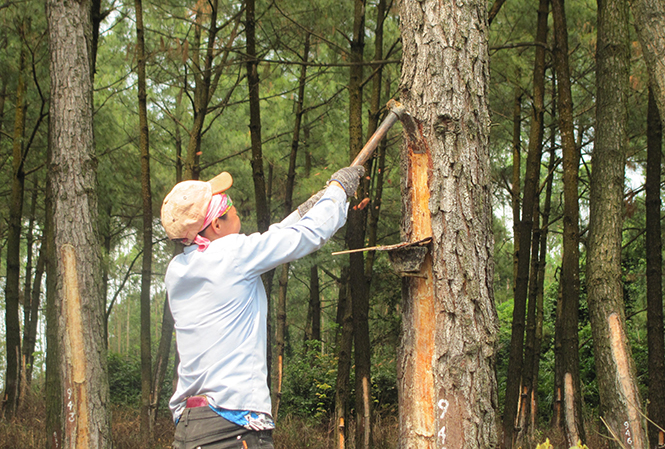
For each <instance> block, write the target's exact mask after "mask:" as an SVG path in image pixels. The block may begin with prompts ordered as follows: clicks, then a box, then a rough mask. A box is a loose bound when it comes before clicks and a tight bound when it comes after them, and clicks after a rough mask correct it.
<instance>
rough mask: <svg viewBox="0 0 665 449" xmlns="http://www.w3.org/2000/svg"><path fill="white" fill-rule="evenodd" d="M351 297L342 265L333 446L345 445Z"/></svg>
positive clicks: (351, 338) (347, 278) (350, 337)
mask: <svg viewBox="0 0 665 449" xmlns="http://www.w3.org/2000/svg"><path fill="white" fill-rule="evenodd" d="M352 301H353V299H352V298H351V295H349V268H348V267H344V268H343V269H342V274H341V276H340V282H339V300H338V302H337V329H338V331H337V336H336V338H335V342H336V345H335V346H336V347H337V382H336V383H335V385H336V386H335V448H336V449H345V448H346V446H347V443H346V440H347V428H348V427H347V422H348V408H347V404H348V400H349V379H350V372H351V350H352V348H353V310H352V309H353V307H352V304H351V302H352Z"/></svg>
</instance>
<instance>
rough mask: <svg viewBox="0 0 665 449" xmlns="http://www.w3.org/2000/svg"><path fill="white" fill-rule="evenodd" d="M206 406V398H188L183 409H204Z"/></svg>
mask: <svg viewBox="0 0 665 449" xmlns="http://www.w3.org/2000/svg"><path fill="white" fill-rule="evenodd" d="M207 405H208V398H207V397H205V396H190V397H188V398H187V402H186V404H185V408H196V407H205V406H207Z"/></svg>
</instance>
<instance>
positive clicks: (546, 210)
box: [526, 145, 556, 438]
mask: <svg viewBox="0 0 665 449" xmlns="http://www.w3.org/2000/svg"><path fill="white" fill-rule="evenodd" d="M555 165H556V157H555V153H554V145H552V146H551V149H550V160H549V164H548V176H549V177H548V179H547V187H546V190H545V204H544V206H543V212H542V214H541V216H542V227H541V229H540V251H539V254H538V255H539V261H538V276H537V283H538V285H537V287H536V320H535V321H536V322H535V333H534V337H533V339H534V342H533V346H534V354H533V356H534V357H533V369H532V371H531V373H532V374H531V394H530V395H529V397H528V400H529V408H528V410H527V415H526V422H527V427H528V430H527V432H526V434H527V437H528V438H532V437H533V435H534V431H535V430H536V425H537V424H538V374H539V371H540V353H541V346H542V341H543V319H544V308H543V306H544V296H545V295H544V291H545V267H546V261H547V234H548V226H549V219H550V208H551V204H552V185H553V183H554V182H553V181H554V167H555Z"/></svg>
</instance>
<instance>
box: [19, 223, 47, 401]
mask: <svg viewBox="0 0 665 449" xmlns="http://www.w3.org/2000/svg"><path fill="white" fill-rule="evenodd" d="M45 267H46V233H45V232H44V234H43V237H42V243H41V245H40V247H39V256H38V257H37V266H36V268H35V276H34V278H33V281H32V288H31V289H30V295H31V299H30V314H29V316H28V321H27V322H26V324H25V329H24V333H23V348H22V349H23V360H25V380H26V384H25V388H26V390H27V389H28V388H29V387H30V384H31V382H32V372H33V369H34V363H35V344H36V342H37V324H38V323H39V308H40V299H41V293H42V277H43V276H44V269H45Z"/></svg>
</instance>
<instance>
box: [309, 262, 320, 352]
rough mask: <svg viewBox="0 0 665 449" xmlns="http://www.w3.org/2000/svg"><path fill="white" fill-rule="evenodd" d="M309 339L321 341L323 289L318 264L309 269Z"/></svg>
mask: <svg viewBox="0 0 665 449" xmlns="http://www.w3.org/2000/svg"><path fill="white" fill-rule="evenodd" d="M308 341H321V291H320V287H319V267H318V266H317V265H312V267H311V268H310V270H309V305H308V307H307V321H306V322H305V342H308Z"/></svg>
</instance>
